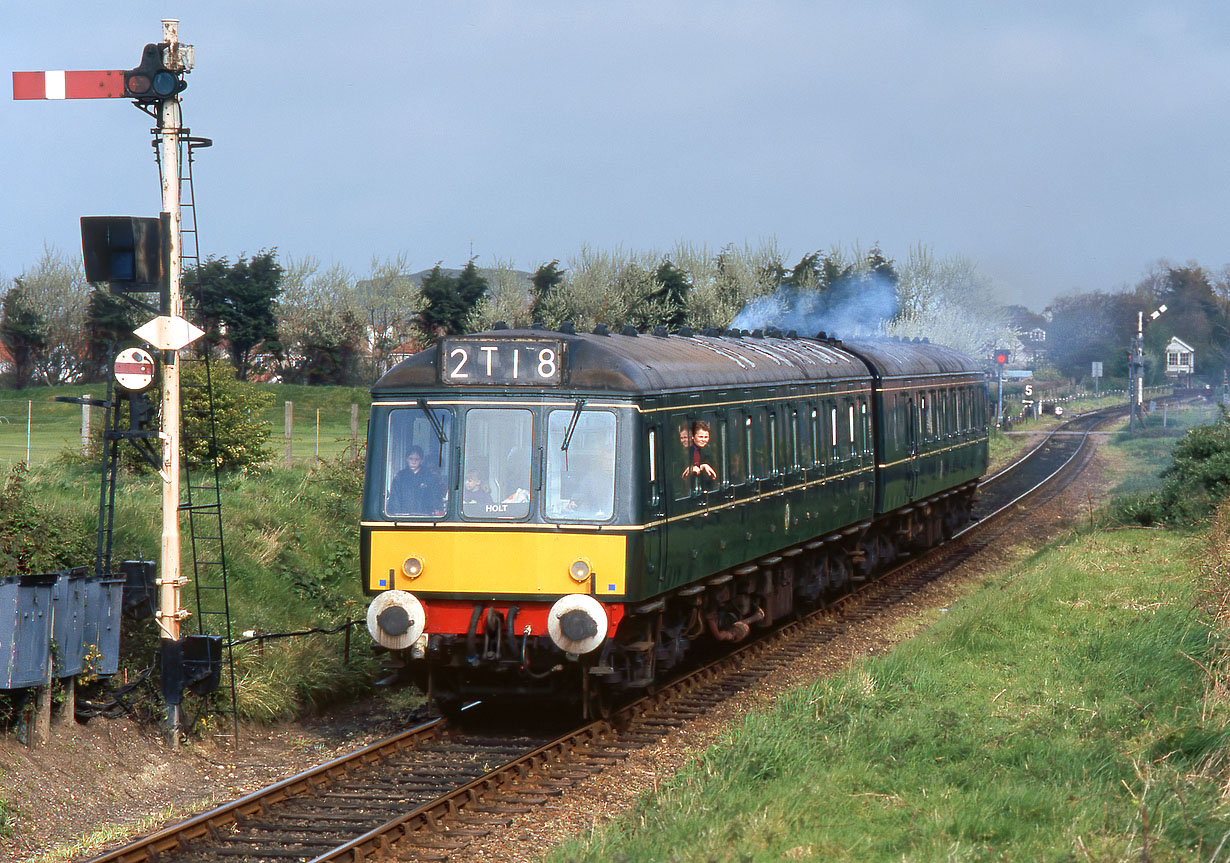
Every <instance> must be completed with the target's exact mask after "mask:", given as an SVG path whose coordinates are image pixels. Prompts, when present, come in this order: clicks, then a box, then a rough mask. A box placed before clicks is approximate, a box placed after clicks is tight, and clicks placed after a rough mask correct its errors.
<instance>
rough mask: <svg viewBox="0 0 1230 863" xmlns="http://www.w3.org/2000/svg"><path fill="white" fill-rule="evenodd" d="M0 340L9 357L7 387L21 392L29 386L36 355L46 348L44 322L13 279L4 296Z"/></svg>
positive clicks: (19, 284) (0, 319)
mask: <svg viewBox="0 0 1230 863" xmlns="http://www.w3.org/2000/svg"><path fill="white" fill-rule="evenodd" d="M0 340H3V341H4V346H5V347H6V348H8V352H9V355H10V356H11V357H12V358H13V368H12V371H11V372H10V373H9V378H10V382H11V385H12V386H13V387H14V388H15V389H19V390H20V389H25V388H26V387H27V386H29V385H30V378H31V375H32V374H33V372H34V364H35V362H36V361H37V359H38V356H39V354H40V353H41V352H42V351H43V349H44V348H46V346H47V322H46V321H45V320H44V319H43V316H42V315H40V314H39V313H38V312H37V311H35V310H34V308H33V306H32V304H31V303H30V298H29V296H28V295H27V292H26V289H25V286H24V285H23V284H22V280H21V279H20V278H16V279H14V280H13V287H11V288H9V291H8V293H6V294H5V295H4V304H3V313H2V314H0Z"/></svg>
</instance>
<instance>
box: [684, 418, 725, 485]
mask: <svg viewBox="0 0 1230 863" xmlns="http://www.w3.org/2000/svg"><path fill="white" fill-rule="evenodd" d="M690 431H691V434H692V443H691V446H689V448H688V460H687V463H686V467H685V468H684V474H683V475H684V477H686V479H687V480H688V482H689V483H690V485H691V489H692V493H693V494H699V493H701V492H704V491H713V489H715V488H717V485H718V468H717V467H716V465H720V464H721V453H720V452H719V451H718V446H717V445H716V444H715V443H714V442H713V422H711V420H710V419H709V418H708V417H702V418H701V419H698V420H696V421H694V422H693V423H692V426H691V429H690Z"/></svg>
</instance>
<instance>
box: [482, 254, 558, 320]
mask: <svg viewBox="0 0 1230 863" xmlns="http://www.w3.org/2000/svg"><path fill="white" fill-rule="evenodd" d="M541 271H542V267H539V272H541ZM483 274H484V276H485V277H486V279H487V293H486V295H485V296H484V297H483V298H482V299H481V300H479V301H478V305H477V306H476V307H475V309H474V313H473V314H472V315H471V316H470V323H471V328H472V329H474V330H475V331H479V330H489V329H491V328H492V326H494V325H495V324H496V323H497V322H499V321H503V322H504V323H505V324H507V325H508V326H510V327H514V328H518V327H526V326H529V324H531V323H532V322H534V321H536V320H540V318H539V317H538V316H537V315H536V314H534V313H533V311H532V304H533V302H534V287H533V281H532V277H527V276H526V274H525V273H524V272H522V271H520V270H517V269H516V268H515V267H514V266H513V264H512V262H511V261H501V260H499V259H496V261H495V262H494V265H493V266H491V267H488V268H487V269H486V270H484V271H483ZM562 279H563V274H562V273H561V274H560V280H561V281H562ZM556 284H558V282H557V283H556ZM546 293H548V294H549V293H550V290H549V289H548V290H547V292H546Z"/></svg>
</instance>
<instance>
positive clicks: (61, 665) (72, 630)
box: [51, 567, 85, 677]
mask: <svg viewBox="0 0 1230 863" xmlns="http://www.w3.org/2000/svg"><path fill="white" fill-rule="evenodd" d="M58 576H59V577H58V578H57V579H56V585H55V593H54V595H53V600H52V602H53V605H54V607H55V618H54V623H53V624H52V632H51V637H52V638H53V639H54V640H55V645H56V665H55V676H56V677H75V676H77V675H78V674H80V673H81V655H82V652H83V651H82V636H83V635H84V632H83V628H84V625H85V567H79V568H77V569H71V570H69V569H66V570H62V571H61V572H60V573H58Z"/></svg>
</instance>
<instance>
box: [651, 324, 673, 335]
mask: <svg viewBox="0 0 1230 863" xmlns="http://www.w3.org/2000/svg"><path fill="white" fill-rule="evenodd" d="M653 334H654V335H655V336H660V337H661V338H666V337H667V336H669V335H670V333H669V332H667V331H666V327H664V326H662V325H661V324H658V325H657V326H656V327H654V328H653Z"/></svg>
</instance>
